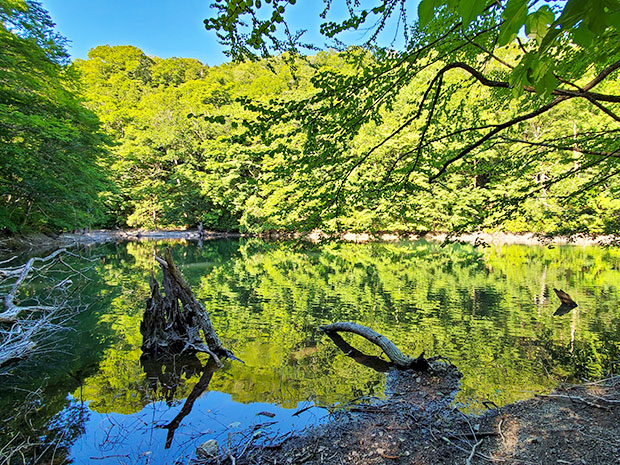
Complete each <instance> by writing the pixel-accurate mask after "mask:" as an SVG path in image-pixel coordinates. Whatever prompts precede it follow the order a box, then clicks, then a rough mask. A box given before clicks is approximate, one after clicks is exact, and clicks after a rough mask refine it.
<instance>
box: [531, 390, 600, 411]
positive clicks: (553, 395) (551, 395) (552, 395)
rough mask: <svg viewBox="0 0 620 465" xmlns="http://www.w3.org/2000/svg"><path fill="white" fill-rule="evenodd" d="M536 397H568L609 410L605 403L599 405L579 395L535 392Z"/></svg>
mask: <svg viewBox="0 0 620 465" xmlns="http://www.w3.org/2000/svg"><path fill="white" fill-rule="evenodd" d="M535 396H536V397H551V398H556V399H568V400H570V401H573V402H574V401H579V402H582V403H584V404H586V405H589V406H590V407H595V408H600V409H602V410H609V407H605V406H604V405H599V404H595V403H594V402H590V401H588V400H586V399H584V398H583V397H579V396H567V395H563V394H535Z"/></svg>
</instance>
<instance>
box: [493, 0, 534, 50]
mask: <svg viewBox="0 0 620 465" xmlns="http://www.w3.org/2000/svg"><path fill="white" fill-rule="evenodd" d="M526 18H527V0H508V3H506V8H504V11H503V12H502V19H503V20H504V22H503V24H502V26H501V28H500V31H499V38H498V45H499V46H500V47H501V46H504V45H506V44H508V43H509V42H511V41H513V40H514V39H515V37H517V33H518V32H519V29H521V27H522V26H523V25H524V24H525V20H526Z"/></svg>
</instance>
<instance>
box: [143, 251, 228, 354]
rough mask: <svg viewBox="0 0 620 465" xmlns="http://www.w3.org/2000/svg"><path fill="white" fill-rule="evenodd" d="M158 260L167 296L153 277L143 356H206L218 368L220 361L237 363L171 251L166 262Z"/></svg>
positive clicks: (147, 309) (145, 313)
mask: <svg viewBox="0 0 620 465" xmlns="http://www.w3.org/2000/svg"><path fill="white" fill-rule="evenodd" d="M155 260H156V261H157V263H159V265H160V266H161V269H162V272H163V280H162V284H163V288H164V294H163V295H162V293H161V292H160V285H159V283H158V282H157V280H156V279H155V276H153V274H151V279H150V286H151V297H150V299H149V300H148V301H147V304H146V311H145V312H144V317H143V319H142V323H141V324H140V332H141V333H142V338H143V339H142V350H143V352H144V353H147V354H151V355H156V354H159V353H170V354H175V353H176V354H180V353H183V352H206V353H208V354H209V355H211V356H212V357H213V359H214V361H215V363H216V364H217V365H218V366H221V362H220V359H219V358H220V357H229V358H233V359H236V358H235V356H234V355H233V353H232V352H231V351H229V350H228V349H226V348H225V347H224V346H223V345H222V343H221V341H220V339H219V338H218V336H217V333H216V332H215V329H214V328H213V325H212V324H211V320H210V318H209V314H208V313H207V311H206V310H205V308H204V307H203V305H202V304H201V303H200V302H198V300H197V299H196V297H195V296H194V294H193V292H192V290H191V288H190V286H189V284H187V281H185V278H184V277H183V275H182V274H181V271H180V270H179V269H178V268H177V266H176V265H175V264H174V262H173V260H172V253H171V252H170V249H166V252H165V254H164V258H160V257H158V256H155ZM201 332H202V334H201Z"/></svg>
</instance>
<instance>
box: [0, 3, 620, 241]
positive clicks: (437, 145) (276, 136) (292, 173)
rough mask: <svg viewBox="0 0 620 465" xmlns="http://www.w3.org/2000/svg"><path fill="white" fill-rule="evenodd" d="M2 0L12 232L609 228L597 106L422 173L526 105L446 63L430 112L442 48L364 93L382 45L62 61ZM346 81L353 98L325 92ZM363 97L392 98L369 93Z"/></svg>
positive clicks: (510, 134)
mask: <svg viewBox="0 0 620 465" xmlns="http://www.w3.org/2000/svg"><path fill="white" fill-rule="evenodd" d="M0 5H1V8H0V12H1V14H2V23H3V28H2V31H1V32H2V36H1V41H2V47H1V51H0V60H1V63H0V73H1V76H0V85H1V90H0V118H1V119H0V125H1V127H2V128H3V130H2V133H1V135H0V137H1V142H2V146H1V147H0V157H1V158H0V169H1V172H0V176H1V178H0V179H1V182H2V188H1V192H0V199H1V200H0V209H1V213H2V214H1V215H0V221H1V224H0V227H1V228H2V230H4V231H5V232H12V233H14V232H27V231H33V230H51V231H57V230H67V229H76V228H83V227H91V228H92V227H108V228H110V227H121V228H123V227H142V228H184V227H194V226H196V225H197V224H198V223H200V222H202V223H203V224H204V226H205V227H206V228H210V229H216V230H240V231H250V232H258V231H264V230H300V229H305V228H311V227H320V228H322V229H324V230H326V231H345V230H346V231H379V230H382V231H385V230H392V231H394V230H398V231H429V230H444V231H445V230H473V229H481V228H499V229H504V230H508V231H515V232H520V231H535V232H546V233H551V234H560V233H574V232H586V233H593V234H600V233H612V232H617V230H618V226H619V224H620V192H619V189H618V187H620V184H619V183H618V181H617V179H616V178H615V177H614V175H615V174H616V173H617V170H616V165H617V159H618V156H617V155H615V154H614V152H609V151H607V149H608V147H609V141H610V140H613V139H614V138H615V134H616V133H617V131H618V130H619V129H620V127H619V126H618V122H617V121H616V120H615V119H614V118H610V117H609V115H608V114H606V113H605V112H604V111H598V110H597V109H596V108H594V107H593V106H592V103H591V102H590V101H588V100H586V99H572V100H569V101H566V102H564V103H563V104H562V105H559V106H556V107H554V108H553V109H551V110H550V111H547V112H545V113H544V114H541V115H540V116H538V117H535V118H531V119H528V120H527V121H523V122H521V123H519V124H515V125H513V126H511V127H509V128H507V129H506V130H505V131H503V132H502V133H501V134H500V136H499V139H497V140H494V142H493V143H492V144H485V145H482V146H480V147H478V148H477V150H475V151H472V153H471V154H469V158H468V160H467V163H464V164H461V165H459V168H458V169H453V170H448V172H446V173H441V174H442V176H441V179H438V180H437V181H436V182H432V183H431V182H430V180H429V178H428V175H427V171H425V166H426V165H425V164H428V163H432V161H433V159H434V158H435V159H437V160H440V159H441V157H442V156H447V155H446V154H450V153H453V152H454V151H456V150H458V149H459V147H461V146H462V145H463V144H464V143H467V141H468V139H467V138H468V137H469V135H468V133H465V131H461V130H459V129H458V128H460V127H463V126H467V127H473V128H478V129H480V128H489V127H494V126H497V122H498V121H502V120H506V119H510V118H514V117H517V116H518V115H519V114H520V113H521V112H523V111H524V109H527V108H529V107H530V106H531V105H532V103H531V99H529V97H528V96H519V95H515V96H514V98H506V97H505V94H502V93H501V91H503V89H500V90H498V89H495V88H493V87H484V86H479V85H477V84H478V82H477V81H476V80H472V79H471V75H470V73H469V72H467V70H466V69H455V70H454V71H452V72H451V73H450V74H446V75H445V76H442V80H441V83H440V86H442V95H447V96H449V97H444V99H443V100H440V99H439V90H438V91H437V95H436V96H435V97H434V100H433V93H432V92H431V93H430V94H429V95H430V97H429V98H428V99H427V100H426V102H427V103H425V105H430V103H433V102H434V103H433V108H432V109H431V108H426V107H424V108H422V106H419V105H420V104H419V103H418V102H419V101H420V99H421V98H422V97H423V96H424V97H426V94H427V93H428V92H429V91H428V89H430V88H429V87H428V86H429V82H430V81H432V80H433V79H434V76H435V75H436V73H437V71H438V70H440V69H441V68H442V67H443V66H444V65H445V64H446V63H445V62H444V61H442V60H440V59H433V62H432V63H431V64H430V65H428V66H425V67H424V68H423V69H422V70H421V71H420V72H417V73H413V74H412V73H407V72H404V73H403V74H402V76H401V77H400V78H398V79H397V81H396V83H397V85H395V84H394V81H385V83H384V84H377V85H379V88H368V89H363V88H360V87H359V80H360V79H363V78H364V76H371V75H373V73H384V74H385V73H388V71H387V70H389V69H391V68H390V66H392V67H395V64H394V63H395V62H398V61H399V60H401V59H400V55H398V54H397V53H396V52H393V56H390V55H389V53H388V54H387V55H386V51H385V50H377V49H373V48H368V49H365V48H346V49H344V50H342V51H340V52H337V51H327V52H318V53H315V54H313V55H311V56H305V57H303V56H293V55H290V54H286V53H284V54H280V55H277V56H274V57H270V58H263V59H258V60H255V61H247V62H242V63H228V64H224V65H221V66H217V67H209V66H207V65H205V64H203V63H200V62H199V61H198V60H195V59H192V58H167V59H162V58H158V57H154V56H147V55H146V54H145V53H143V52H142V51H141V50H139V49H138V48H136V47H133V46H130V45H127V46H114V47H110V46H107V45H103V46H99V47H97V48H95V49H93V50H91V51H90V53H89V57H88V59H86V60H75V62H74V63H69V62H68V59H67V55H66V52H65V49H64V42H63V40H64V39H63V38H61V37H59V36H58V35H57V34H55V33H54V31H53V28H52V23H51V20H50V18H49V17H48V16H47V14H46V12H45V11H44V10H43V9H42V8H41V7H40V6H39V5H38V4H37V3H36V2H34V1H27V2H25V3H22V2H20V1H17V2H13V1H8V0H0ZM524 40H526V42H527V39H524ZM526 45H527V43H526ZM522 47H523V44H520V45H519V44H517V43H513V42H510V43H508V44H507V45H506V46H504V47H502V48H499V49H498V50H496V51H495V54H496V55H495V58H496V60H494V61H485V62H484V67H485V73H486V74H487V75H488V76H491V77H501V76H502V72H503V69H502V68H503V65H502V63H504V64H505V63H508V64H510V63H512V64H514V65H515V66H516V64H517V63H518V62H519V59H520V58H521V55H522ZM574 47H577V48H578V47H579V46H578V45H575V46H574ZM437 53H439V52H437ZM467 53H468V54H469V55H468V58H469V59H475V54H474V55H473V58H472V55H471V53H472V52H471V51H468V52H467ZM481 59H482V58H481ZM386 63H387V64H386ZM399 66H400V65H399ZM382 70H383V71H382ZM390 72H391V71H390ZM594 75H595V69H588V70H586V72H585V74H584V75H583V76H582V79H583V80H587V79H591V78H592V77H593V76H594ZM342 85H344V86H345V88H346V86H349V87H350V89H349V91H348V92H345V93H342V92H341V93H340V94H335V93H330V92H329V90H330V89H331V88H332V87H333V88H336V87H337V86H342ZM373 85H374V84H373ZM381 85H383V86H385V88H381V87H380V86H381ZM599 90H601V91H602V90H604V91H605V92H606V93H608V94H618V93H619V92H620V82H618V78H617V77H616V76H611V77H610V78H609V79H608V80H607V81H606V82H605V84H604V89H603V86H601V89H599ZM371 92H372V99H373V102H374V100H375V99H376V98H377V95H379V96H380V95H387V97H386V98H385V102H384V103H383V104H378V105H375V103H373V104H372V105H368V102H369V101H370V100H369V99H370V97H369V93H371ZM433 92H434V91H433ZM381 93H383V94H381ZM388 94H389V95H388ZM542 98H544V96H543V97H542ZM429 102H430V103H429ZM437 102H439V105H438V106H439V107H440V108H437V109H435V105H436V104H437ZM593 109H594V111H593ZM416 113H418V116H420V115H428V116H425V117H422V118H417V119H416V120H415V121H413V120H411V115H412V114H416ZM358 115H359V116H358ZM300 118H301V119H300ZM97 120H98V121H97ZM403 122H408V126H407V127H405V126H404V125H403ZM451 127H453V128H454V129H455V130H454V131H450V128H451ZM436 128H439V129H436ZM326 133H329V135H330V136H329V137H327V136H326ZM421 134H422V136H421ZM429 135H432V137H431V138H430V139H429V137H428V136H429ZM425 136H427V137H426V138H424V137H425ZM422 140H424V144H422V142H421V141H422ZM549 141H552V142H549ZM553 141H555V142H553ZM423 149H424V150H423ZM423 152H424V153H423ZM588 157H590V158H588ZM593 157H594V158H593ZM592 160H594V161H595V162H596V163H594V162H592ZM403 161H406V162H407V163H408V165H406V166H407V168H406V169H405V168H401V167H400V164H401V163H403ZM591 162H592V165H591V168H592V169H590V166H589V165H588V164H589V163H591ZM410 166H413V168H411V169H409V167H410ZM515 172H516V173H517V174H518V175H517V176H515ZM386 173H387V174H388V175H387V176H386ZM403 176H404V177H406V182H404V183H400V184H398V183H397V182H396V181H397V178H400V177H403ZM433 181H434V180H433ZM397 184H398V186H397ZM394 186H397V188H396V187H394ZM334 195H335V196H336V197H337V198H338V202H337V203H336V202H329V201H328V202H327V203H326V201H325V199H329V198H330V196H334ZM326 212H327V213H326Z"/></svg>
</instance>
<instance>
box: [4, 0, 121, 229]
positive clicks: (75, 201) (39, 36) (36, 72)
mask: <svg viewBox="0 0 620 465" xmlns="http://www.w3.org/2000/svg"><path fill="white" fill-rule="evenodd" d="M98 124H99V123H98V121H97V118H96V116H95V115H94V114H93V113H92V112H90V111H88V110H86V109H85V108H84V107H83V105H82V103H81V100H80V97H79V81H78V78H77V75H76V74H75V72H74V70H73V69H72V67H71V66H70V64H69V60H68V55H67V52H66V50H65V39H64V38H62V37H61V36H59V35H58V34H57V33H56V32H54V30H53V23H52V21H51V19H50V17H49V15H48V14H47V12H46V11H45V10H44V9H43V8H42V7H41V5H40V4H39V3H38V2H36V1H30V0H28V1H23V0H0V128H1V130H0V229H2V230H5V231H12V232H16V231H19V230H24V229H25V230H31V229H36V230H59V229H74V228H78V227H85V226H90V225H93V224H97V223H101V222H102V221H103V217H104V202H103V199H101V197H100V193H101V192H102V191H105V190H106V189H107V188H109V184H108V183H107V180H106V176H105V173H104V172H103V167H102V163H103V162H104V160H103V159H104V156H105V150H104V137H103V134H101V133H100V132H99V130H98Z"/></svg>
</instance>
